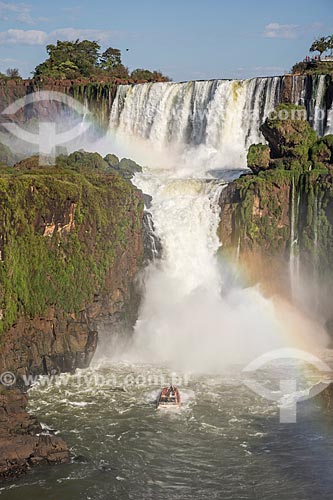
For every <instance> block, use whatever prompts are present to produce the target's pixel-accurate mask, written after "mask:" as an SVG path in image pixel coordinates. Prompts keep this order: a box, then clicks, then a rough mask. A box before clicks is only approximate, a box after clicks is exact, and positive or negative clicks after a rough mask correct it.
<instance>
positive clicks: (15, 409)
mask: <svg viewBox="0 0 333 500" xmlns="http://www.w3.org/2000/svg"><path fill="white" fill-rule="evenodd" d="M27 401H28V400H27V396H26V395H25V394H23V393H22V392H20V391H19V390H18V389H2V390H0V450H1V453H0V477H1V478H7V479H9V478H12V477H17V476H19V475H21V474H22V473H24V472H26V471H27V470H29V469H30V468H31V467H32V466H33V465H36V464H59V463H67V462H69V459H70V454H69V450H68V447H67V444H66V443H65V441H64V440H63V439H61V438H60V437H58V436H53V435H47V434H43V431H42V427H41V426H40V424H39V423H38V421H37V419H36V418H35V417H34V416H32V415H29V414H28V413H27V411H26V406H27Z"/></svg>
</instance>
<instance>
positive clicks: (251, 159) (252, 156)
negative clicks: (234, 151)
mask: <svg viewBox="0 0 333 500" xmlns="http://www.w3.org/2000/svg"><path fill="white" fill-rule="evenodd" d="M269 161H270V149H269V146H267V145H266V144H252V145H251V146H250V148H249V151H248V153H247V166H248V167H249V168H250V169H251V170H252V172H254V173H255V174H258V173H259V172H260V171H261V170H267V168H269Z"/></svg>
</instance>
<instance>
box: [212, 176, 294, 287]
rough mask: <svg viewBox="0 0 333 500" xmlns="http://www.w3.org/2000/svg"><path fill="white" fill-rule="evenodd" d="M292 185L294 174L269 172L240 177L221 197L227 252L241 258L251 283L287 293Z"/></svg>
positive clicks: (222, 236)
mask: <svg viewBox="0 0 333 500" xmlns="http://www.w3.org/2000/svg"><path fill="white" fill-rule="evenodd" d="M291 186H292V182H291V175H285V176H284V175H280V176H277V175H274V174H272V173H271V172H269V174H268V172H267V173H266V174H265V175H263V174H261V175H260V176H254V175H248V176H244V177H242V178H240V179H237V180H236V181H234V182H232V183H230V184H229V185H228V186H227V187H226V188H225V189H224V190H223V191H222V193H221V197H220V207H221V215H220V225H219V236H220V239H221V242H222V244H223V252H224V253H226V254H228V255H229V256H230V257H231V258H234V259H236V258H237V259H238V263H239V265H240V267H244V268H245V269H246V277H247V279H248V282H249V283H251V284H252V283H256V282H261V283H263V284H264V285H266V288H267V289H268V290H269V291H273V290H274V291H280V292H283V293H286V292H287V290H288V285H289V282H288V266H286V260H288V259H289V247H290V217H291V203H290V202H291ZM273 277H274V279H273V281H272V278H273ZM271 287H273V288H271Z"/></svg>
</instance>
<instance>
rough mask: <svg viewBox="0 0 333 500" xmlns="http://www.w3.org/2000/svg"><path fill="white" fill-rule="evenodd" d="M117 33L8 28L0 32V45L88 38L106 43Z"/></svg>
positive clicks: (91, 30) (92, 30) (32, 43)
mask: <svg viewBox="0 0 333 500" xmlns="http://www.w3.org/2000/svg"><path fill="white" fill-rule="evenodd" d="M116 35H118V33H117V32H115V31H110V30H94V29H77V28H59V29H57V30H54V31H51V32H50V33H47V32H46V31H41V30H17V29H9V30H7V31H2V32H0V45H45V44H47V43H51V42H55V41H56V40H58V39H61V40H76V39H78V38H80V39H89V40H98V41H99V42H102V43H106V42H108V41H109V40H110V39H111V38H112V37H115V36H116Z"/></svg>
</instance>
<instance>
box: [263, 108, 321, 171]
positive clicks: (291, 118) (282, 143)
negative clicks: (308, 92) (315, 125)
mask: <svg viewBox="0 0 333 500" xmlns="http://www.w3.org/2000/svg"><path fill="white" fill-rule="evenodd" d="M260 130H261V131H262V133H263V135H264V137H265V139H266V140H267V142H268V144H269V146H270V149H271V157H272V158H273V159H274V158H282V157H287V158H295V159H297V160H300V161H302V162H307V160H308V159H309V150H310V148H311V147H312V146H313V145H314V143H315V142H316V140H317V134H316V132H315V131H314V130H313V129H312V128H311V126H310V125H309V123H308V122H307V119H306V110H305V108H303V107H302V106H296V105H294V104H280V105H279V106H277V107H276V108H275V110H274V111H273V113H271V115H270V116H269V117H268V118H267V119H266V121H265V122H264V123H263V125H262V126H261V127H260Z"/></svg>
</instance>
